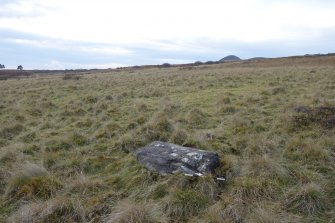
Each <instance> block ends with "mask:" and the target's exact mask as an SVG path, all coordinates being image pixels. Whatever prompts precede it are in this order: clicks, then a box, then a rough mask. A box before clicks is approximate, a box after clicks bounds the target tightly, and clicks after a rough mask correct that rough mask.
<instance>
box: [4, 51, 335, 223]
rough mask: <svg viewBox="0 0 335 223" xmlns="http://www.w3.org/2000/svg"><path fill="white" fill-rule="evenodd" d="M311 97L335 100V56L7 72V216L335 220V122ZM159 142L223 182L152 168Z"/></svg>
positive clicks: (200, 221)
mask: <svg viewBox="0 0 335 223" xmlns="http://www.w3.org/2000/svg"><path fill="white" fill-rule="evenodd" d="M302 106H308V107H310V108H311V109H312V108H318V107H321V106H323V107H325V106H327V107H330V108H331V107H333V106H335V57H334V56H328V57H318V58H308V57H306V58H286V59H285V58H284V59H278V60H267V61H259V62H257V61H256V62H245V61H243V62H235V63H224V64H215V65H202V66H196V67H170V68H164V69H163V68H145V69H125V70H120V71H117V72H116V71H113V70H111V71H104V72H103V73H99V71H94V72H92V73H91V74H82V75H77V76H75V77H74V78H71V76H67V77H65V76H64V75H61V74H54V75H33V76H32V77H27V78H21V79H7V80H0V222H120V223H123V222H142V223H144V222H192V223H193V222H195V223H209V222H211V223H220V222H241V223H243V222H334V221H335V128H332V126H329V125H326V124H324V122H323V120H322V118H324V116H322V117H320V118H319V119H314V118H311V117H305V116H303V117H300V116H299V115H301V114H298V113H296V111H295V109H296V108H299V107H302ZM304 114H305V113H304ZM304 114H303V115H304ZM313 114H314V113H313ZM331 115H335V114H331ZM154 140H162V141H168V142H172V143H176V144H181V145H185V146H190V147H196V148H201V149H205V150H211V151H216V152H217V153H218V154H219V155H220V157H221V163H222V165H221V167H220V168H218V169H217V173H216V174H217V175H219V176H225V177H226V179H227V181H226V183H225V184H217V183H216V182H215V181H214V180H213V179H212V177H211V176H206V177H203V178H189V177H185V176H183V175H171V176H165V177H162V176H158V175H157V174H155V173H151V172H149V171H147V170H146V169H145V168H144V167H142V166H141V165H139V164H138V163H137V161H136V159H135V157H134V155H133V152H134V151H135V149H136V148H138V147H141V146H143V145H146V144H148V143H150V142H152V141H154Z"/></svg>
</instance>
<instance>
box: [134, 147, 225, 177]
mask: <svg viewBox="0 0 335 223" xmlns="http://www.w3.org/2000/svg"><path fill="white" fill-rule="evenodd" d="M136 157H137V159H138V161H139V162H140V163H142V164H143V165H144V166H145V167H146V168H148V169H149V170H152V171H157V172H158V173H159V174H162V175H165V174H168V173H178V172H181V173H185V174H191V175H202V174H206V173H213V171H214V169H215V168H216V167H218V166H219V164H220V160H219V156H218V154H217V153H215V152H209V151H204V150H200V149H195V148H189V147H183V146H179V145H175V144H171V143H165V142H159V141H157V142H153V143H151V144H149V145H147V146H145V147H143V148H140V149H138V150H137V151H136Z"/></svg>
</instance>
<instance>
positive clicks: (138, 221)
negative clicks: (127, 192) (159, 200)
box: [103, 200, 169, 223]
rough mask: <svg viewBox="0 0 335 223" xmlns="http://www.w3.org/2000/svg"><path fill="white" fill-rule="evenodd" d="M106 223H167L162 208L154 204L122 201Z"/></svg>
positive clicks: (107, 218)
mask: <svg viewBox="0 0 335 223" xmlns="http://www.w3.org/2000/svg"><path fill="white" fill-rule="evenodd" d="M103 222H105V223H167V222H169V221H168V218H167V217H166V216H165V213H164V212H163V209H162V207H160V206H159V205H158V204H155V203H152V202H149V201H147V202H137V201H133V200H122V201H120V202H119V203H118V204H117V205H116V207H114V208H113V210H112V213H111V214H109V215H108V216H107V217H106V218H105V219H104V221H103Z"/></svg>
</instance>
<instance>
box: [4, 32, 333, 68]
mask: <svg viewBox="0 0 335 223" xmlns="http://www.w3.org/2000/svg"><path fill="white" fill-rule="evenodd" d="M332 30H335V29H331V30H328V29H325V30H323V29H320V30H318V32H319V33H320V34H319V35H317V36H316V37H313V38H306V40H291V41H268V42H262V43H244V42H239V41H234V40H230V41H227V40H216V41H213V40H211V39H205V38H203V39H193V40H189V41H178V42H177V43H176V42H173V41H170V40H161V41H157V42H153V43H150V44H147V45H141V46H134V45H125V44H124V45H113V44H102V43H95V42H79V41H66V40H61V39H53V38H48V37H44V36H40V35H35V34H31V33H24V32H19V31H15V30H10V29H1V28H0V49H1V53H0V63H1V64H5V65H6V67H12V68H14V67H16V66H17V64H22V65H24V67H27V68H28V67H29V68H34V69H45V68H50V69H51V68H54V67H55V66H54V65H55V64H56V65H57V66H58V63H59V66H58V67H64V68H68V69H72V68H95V67H102V66H103V65H106V66H108V65H109V64H110V65H112V64H126V65H144V64H162V63H165V62H167V63H176V62H184V61H185V62H192V61H198V60H200V61H209V60H219V59H221V58H223V57H224V56H226V55H229V54H235V55H237V56H239V57H241V58H243V59H247V58H251V57H257V56H262V57H281V56H290V55H303V54H314V53H331V52H335V31H332ZM17 39H20V40H24V41H23V42H17V41H16V40H17ZM30 42H33V43H34V44H29V43H30ZM35 43H41V44H42V45H43V44H44V45H43V46H36V44H35ZM164 47H166V48H164ZM108 48H110V49H113V48H116V49H118V48H120V49H124V50H125V51H129V52H131V53H125V54H122V53H121V54H113V53H109V52H107V53H106V52H104V49H108ZM83 49H85V50H84V51H83ZM96 49H102V50H101V51H100V50H96ZM167 49H168V50H167ZM55 61H56V62H55Z"/></svg>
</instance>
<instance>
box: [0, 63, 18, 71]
mask: <svg viewBox="0 0 335 223" xmlns="http://www.w3.org/2000/svg"><path fill="white" fill-rule="evenodd" d="M5 68H6V67H5V65H3V64H0V69H5ZM17 69H18V70H23V66H22V65H19V66H17Z"/></svg>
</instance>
